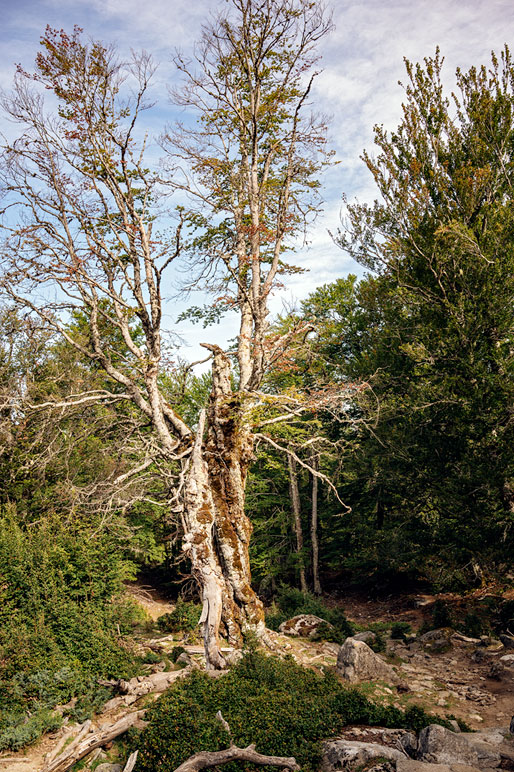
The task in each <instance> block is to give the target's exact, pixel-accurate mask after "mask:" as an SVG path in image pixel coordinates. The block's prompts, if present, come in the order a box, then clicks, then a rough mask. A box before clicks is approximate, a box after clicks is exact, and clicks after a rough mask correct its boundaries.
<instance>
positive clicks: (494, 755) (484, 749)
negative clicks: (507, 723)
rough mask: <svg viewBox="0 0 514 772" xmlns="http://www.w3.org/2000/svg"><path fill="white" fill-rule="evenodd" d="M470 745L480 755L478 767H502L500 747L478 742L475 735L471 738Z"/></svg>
mask: <svg viewBox="0 0 514 772" xmlns="http://www.w3.org/2000/svg"><path fill="white" fill-rule="evenodd" d="M469 744H470V746H471V747H472V748H473V750H475V751H476V753H477V755H478V764H477V766H479V767H489V768H490V769H492V768H493V767H499V766H500V763H501V755H500V753H499V749H498V747H495V746H494V745H491V744H490V743H487V742H477V741H476V739H475V738H474V737H473V735H470V737H469Z"/></svg>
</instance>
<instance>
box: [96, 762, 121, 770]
mask: <svg viewBox="0 0 514 772" xmlns="http://www.w3.org/2000/svg"><path fill="white" fill-rule="evenodd" d="M122 769H123V767H122V766H121V764H108V763H105V764H99V765H98V766H97V768H96V769H95V772H121V771H122Z"/></svg>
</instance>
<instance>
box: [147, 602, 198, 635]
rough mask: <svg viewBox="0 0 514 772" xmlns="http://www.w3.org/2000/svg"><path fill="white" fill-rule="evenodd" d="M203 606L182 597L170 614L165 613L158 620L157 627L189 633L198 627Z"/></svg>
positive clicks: (164, 630) (163, 629)
mask: <svg viewBox="0 0 514 772" xmlns="http://www.w3.org/2000/svg"><path fill="white" fill-rule="evenodd" d="M201 613H202V607H201V605H200V604H199V603H190V602H189V601H184V600H182V599H181V598H179V599H178V601H177V605H176V606H175V608H174V609H173V611H171V612H170V613H169V614H163V615H162V616H160V617H159V618H158V620H157V627H158V628H159V630H162V631H163V632H166V633H179V632H180V633H188V632H193V631H195V630H197V629H198V622H199V620H200V614H201Z"/></svg>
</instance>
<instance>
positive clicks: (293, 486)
mask: <svg viewBox="0 0 514 772" xmlns="http://www.w3.org/2000/svg"><path fill="white" fill-rule="evenodd" d="M287 463H288V467H289V489H290V492H291V507H292V512H293V528H294V532H295V536H296V552H297V553H298V556H299V561H300V589H301V591H302V592H308V587H307V579H306V578H305V567H304V565H303V531H302V518H301V510H300V493H299V491H298V474H297V471H296V461H295V460H294V458H293V457H292V456H290V455H289V454H288V456H287Z"/></svg>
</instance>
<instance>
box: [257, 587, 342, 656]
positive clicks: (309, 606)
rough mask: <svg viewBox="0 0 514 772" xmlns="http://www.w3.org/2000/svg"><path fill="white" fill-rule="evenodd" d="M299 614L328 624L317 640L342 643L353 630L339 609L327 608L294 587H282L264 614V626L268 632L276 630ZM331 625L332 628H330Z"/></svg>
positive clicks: (313, 597)
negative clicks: (310, 615) (315, 617)
mask: <svg viewBox="0 0 514 772" xmlns="http://www.w3.org/2000/svg"><path fill="white" fill-rule="evenodd" d="M299 614H314V615H315V616H317V617H320V618H321V619H324V620H325V621H326V622H328V624H327V625H324V626H323V627H322V628H321V629H320V630H319V631H318V636H317V637H318V638H320V639H321V638H322V639H323V640H325V641H333V642H334V643H342V641H343V640H344V639H345V638H347V637H348V636H349V635H353V633H354V629H353V627H352V625H351V623H350V622H349V621H348V620H347V618H346V616H345V613H344V611H343V610H342V609H341V608H329V607H328V606H326V605H325V604H324V603H323V601H322V600H321V599H320V598H317V597H316V596H315V595H311V594H310V593H304V592H300V590H297V589H296V588H294V587H282V588H281V589H280V590H279V591H278V593H277V597H276V599H275V603H274V605H273V606H272V607H271V609H270V610H269V611H268V613H267V614H266V625H267V627H269V628H270V630H278V629H279V627H280V625H281V624H282V622H286V621H287V620H288V619H291V618H292V617H295V616H298V615H299ZM329 625H331V626H332V627H330V626H329Z"/></svg>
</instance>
